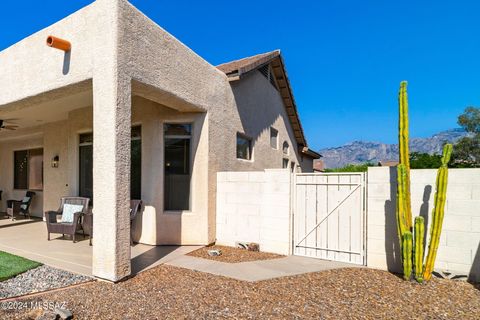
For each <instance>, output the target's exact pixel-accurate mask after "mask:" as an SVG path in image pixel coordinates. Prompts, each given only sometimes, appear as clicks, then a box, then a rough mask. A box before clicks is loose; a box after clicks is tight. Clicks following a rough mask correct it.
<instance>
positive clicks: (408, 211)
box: [398, 81, 412, 230]
mask: <svg viewBox="0 0 480 320" xmlns="http://www.w3.org/2000/svg"><path fill="white" fill-rule="evenodd" d="M398 108H399V117H398V147H399V162H400V164H403V165H404V166H405V181H404V183H405V189H404V190H405V200H404V201H405V205H404V206H405V208H404V210H405V220H406V225H407V228H408V230H412V208H411V198H410V155H409V147H408V141H409V131H408V125H409V124H408V95H407V82H406V81H402V82H401V83H400V91H399V93H398Z"/></svg>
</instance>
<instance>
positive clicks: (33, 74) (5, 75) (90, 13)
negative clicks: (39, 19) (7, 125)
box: [0, 2, 100, 108]
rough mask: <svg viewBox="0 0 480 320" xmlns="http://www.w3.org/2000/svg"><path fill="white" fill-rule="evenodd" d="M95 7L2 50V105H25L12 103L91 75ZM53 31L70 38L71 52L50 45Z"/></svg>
mask: <svg viewBox="0 0 480 320" xmlns="http://www.w3.org/2000/svg"><path fill="white" fill-rule="evenodd" d="M96 6H97V3H96V2H94V3H93V4H92V5H89V6H87V7H85V8H83V9H81V10H79V11H78V12H76V13H74V14H72V15H70V16H68V17H66V18H65V19H62V20H61V21H59V22H57V23H55V24H53V25H51V26H49V27H47V28H45V29H43V30H41V31H39V32H37V33H35V34H33V35H31V36H29V37H27V38H25V39H24V40H22V41H20V42H18V43H16V44H15V45H13V46H11V47H9V48H7V49H5V50H3V51H1V52H0V66H2V68H1V72H0V88H1V89H0V92H1V94H0V107H2V105H3V107H14V108H16V107H24V106H25V104H24V103H17V104H13V103H14V102H17V101H21V100H23V99H25V98H27V97H33V96H36V95H38V94H42V93H45V92H48V91H51V90H55V89H58V88H61V87H65V86H68V85H71V84H75V83H78V82H81V81H84V80H86V79H89V78H91V77H92V67H93V50H92V48H93V46H94V45H95V43H94V41H92V34H94V33H96V32H98V30H97V28H96V27H97V24H96V23H95V21H97V20H98V15H99V14H100V13H99V12H98V11H97V10H95V8H96ZM50 34H53V35H55V36H57V37H62V38H65V39H68V40H69V41H70V42H71V43H72V51H71V53H69V54H65V53H64V52H63V51H60V50H56V49H52V48H49V47H47V45H46V39H47V37H48V36H49V35H50ZM14 75H15V76H14ZM12 79H15V81H12Z"/></svg>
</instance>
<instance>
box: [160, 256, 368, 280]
mask: <svg viewBox="0 0 480 320" xmlns="http://www.w3.org/2000/svg"><path fill="white" fill-rule="evenodd" d="M167 264H168V265H171V266H175V267H180V268H186V269H190V270H195V271H201V272H206V273H210V274H214V275H218V276H224V277H229V278H233V279H237V280H242V281H250V282H254V281H262V280H268V279H273V278H279V277H286V276H294V275H299V274H304V273H310V272H320V271H326V270H331V269H339V268H361V266H358V265H354V264H350V263H342V262H336V261H327V260H320V259H313V258H306V257H299V256H288V257H285V258H279V259H271V260H260V261H250V262H240V263H226V262H220V261H214V260H208V259H202V258H196V257H191V256H186V255H184V256H180V257H178V258H176V259H173V260H171V261H169V262H167Z"/></svg>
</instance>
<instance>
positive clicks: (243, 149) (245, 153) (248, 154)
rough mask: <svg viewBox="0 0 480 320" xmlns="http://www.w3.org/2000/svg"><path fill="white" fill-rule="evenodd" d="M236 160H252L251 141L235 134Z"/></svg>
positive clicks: (239, 134)
mask: <svg viewBox="0 0 480 320" xmlns="http://www.w3.org/2000/svg"><path fill="white" fill-rule="evenodd" d="M237 159H244V160H251V159H252V139H250V138H249V137H247V136H245V135H243V134H241V133H237Z"/></svg>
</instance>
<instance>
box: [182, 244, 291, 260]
mask: <svg viewBox="0 0 480 320" xmlns="http://www.w3.org/2000/svg"><path fill="white" fill-rule="evenodd" d="M208 250H220V251H221V252H222V254H221V255H220V256H210V255H209V254H208ZM188 255H189V256H193V257H197V258H203V259H210V260H215V261H221V262H229V263H238V262H246V261H256V260H270V259H278V258H283V257H285V256H282V255H279V254H274V253H267V252H256V251H248V250H245V249H240V248H233V247H225V246H210V247H204V248H201V249H198V250H195V251H193V252H190V253H189V254H188Z"/></svg>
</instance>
